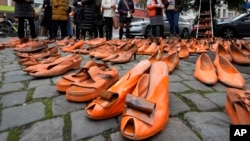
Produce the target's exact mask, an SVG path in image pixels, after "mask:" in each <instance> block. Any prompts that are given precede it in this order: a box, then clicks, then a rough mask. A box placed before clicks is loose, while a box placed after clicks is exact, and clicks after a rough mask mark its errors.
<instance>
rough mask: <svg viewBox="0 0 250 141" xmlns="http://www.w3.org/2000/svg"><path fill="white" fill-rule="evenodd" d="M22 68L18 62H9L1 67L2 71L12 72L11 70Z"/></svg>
mask: <svg viewBox="0 0 250 141" xmlns="http://www.w3.org/2000/svg"><path fill="white" fill-rule="evenodd" d="M16 70H20V66H19V65H16V64H9V65H7V64H6V65H4V67H3V68H2V69H1V72H10V71H16Z"/></svg>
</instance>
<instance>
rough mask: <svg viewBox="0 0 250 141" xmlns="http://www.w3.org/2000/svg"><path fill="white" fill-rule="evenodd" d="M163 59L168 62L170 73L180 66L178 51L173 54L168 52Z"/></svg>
mask: <svg viewBox="0 0 250 141" xmlns="http://www.w3.org/2000/svg"><path fill="white" fill-rule="evenodd" d="M161 61H163V62H165V63H167V65H168V71H169V73H172V72H173V71H174V70H175V69H176V68H178V67H179V62H180V59H179V56H178V53H177V52H174V53H172V54H169V53H168V55H167V56H166V57H164V58H162V59H161Z"/></svg>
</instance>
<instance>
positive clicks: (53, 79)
mask: <svg viewBox="0 0 250 141" xmlns="http://www.w3.org/2000/svg"><path fill="white" fill-rule="evenodd" d="M61 78H62V76H61V75H59V76H54V77H52V79H51V80H52V83H53V84H56V82H57V81H58V80H60V79H61Z"/></svg>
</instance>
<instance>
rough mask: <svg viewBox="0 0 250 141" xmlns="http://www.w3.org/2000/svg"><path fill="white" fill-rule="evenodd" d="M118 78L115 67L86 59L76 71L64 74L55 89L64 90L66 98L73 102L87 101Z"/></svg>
mask: <svg viewBox="0 0 250 141" xmlns="http://www.w3.org/2000/svg"><path fill="white" fill-rule="evenodd" d="M118 78H119V72H118V70H117V69H116V68H109V67H108V65H107V64H98V63H96V62H94V61H88V62H87V63H86V64H85V65H84V67H83V68H82V69H81V70H80V71H79V72H77V73H71V74H67V75H64V76H63V77H62V78H61V79H60V80H59V81H57V83H56V90H57V91H60V92H66V99H67V100H70V101H75V102H84V101H89V100H92V99H94V98H96V97H97V96H98V93H99V92H100V91H101V90H106V89H108V88H109V87H110V86H111V85H112V84H113V83H115V82H116V81H117V80H118Z"/></svg>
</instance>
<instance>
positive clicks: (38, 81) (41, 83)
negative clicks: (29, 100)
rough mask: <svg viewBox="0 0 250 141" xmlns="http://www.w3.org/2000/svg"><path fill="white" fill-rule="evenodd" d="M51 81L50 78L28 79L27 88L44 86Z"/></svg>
mask: <svg viewBox="0 0 250 141" xmlns="http://www.w3.org/2000/svg"><path fill="white" fill-rule="evenodd" d="M50 84H51V81H50V78H42V79H33V80H31V81H29V86H28V88H29V89H30V88H34V87H38V86H45V85H50Z"/></svg>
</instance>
